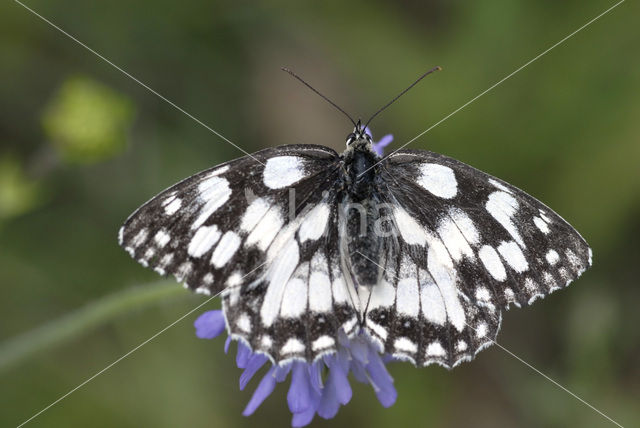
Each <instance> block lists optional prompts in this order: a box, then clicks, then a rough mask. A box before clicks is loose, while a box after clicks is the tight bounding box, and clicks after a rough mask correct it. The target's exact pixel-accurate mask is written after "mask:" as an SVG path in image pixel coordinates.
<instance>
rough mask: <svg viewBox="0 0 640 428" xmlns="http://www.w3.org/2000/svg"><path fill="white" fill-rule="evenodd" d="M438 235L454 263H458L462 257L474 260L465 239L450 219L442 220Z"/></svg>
mask: <svg viewBox="0 0 640 428" xmlns="http://www.w3.org/2000/svg"><path fill="white" fill-rule="evenodd" d="M438 235H440V239H442V242H443V243H444V245H445V246H446V247H447V249H448V250H449V254H451V257H452V258H453V260H455V261H456V262H459V261H460V260H461V259H462V258H463V257H467V258H469V259H473V258H474V254H473V250H472V249H471V246H469V243H468V242H467V239H466V238H465V237H464V235H463V234H462V232H460V229H459V228H458V226H457V224H456V223H455V222H454V221H453V220H452V219H451V218H449V217H445V218H444V219H442V221H441V222H440V226H439V227H438Z"/></svg>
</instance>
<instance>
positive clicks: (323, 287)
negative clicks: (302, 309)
mask: <svg viewBox="0 0 640 428" xmlns="http://www.w3.org/2000/svg"><path fill="white" fill-rule="evenodd" d="M309 309H310V310H312V311H313V312H329V311H330V310H331V281H330V280H329V275H327V273H326V272H321V271H314V272H311V275H310V276H309Z"/></svg>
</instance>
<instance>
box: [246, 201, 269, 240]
mask: <svg viewBox="0 0 640 428" xmlns="http://www.w3.org/2000/svg"><path fill="white" fill-rule="evenodd" d="M270 206H271V204H270V203H269V202H268V201H267V200H266V199H264V198H256V199H254V200H253V202H251V204H250V205H249V206H248V207H247V210H246V211H245V212H244V215H243V216H242V220H240V229H242V230H244V231H245V232H251V231H252V230H253V228H254V227H256V225H257V224H258V222H259V221H260V219H261V218H262V217H263V216H264V215H265V214H266V213H267V211H269V207H270Z"/></svg>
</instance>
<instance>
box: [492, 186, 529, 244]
mask: <svg viewBox="0 0 640 428" xmlns="http://www.w3.org/2000/svg"><path fill="white" fill-rule="evenodd" d="M518 206H519V205H518V201H517V200H516V199H515V198H514V197H513V196H511V195H510V194H508V193H506V192H502V191H498V192H493V193H492V194H490V195H489V199H488V200H487V203H486V204H485V208H486V209H487V211H489V214H491V216H492V217H493V218H494V219H495V220H496V221H497V222H498V223H500V224H501V225H502V227H504V228H505V230H506V231H507V232H509V234H510V235H511V236H512V237H513V239H515V241H516V242H517V243H518V244H520V246H521V247H524V242H523V241H522V238H521V237H520V234H519V233H518V230H517V229H516V226H515V225H514V224H513V220H512V218H513V216H514V215H515V213H516V211H517V210H518Z"/></svg>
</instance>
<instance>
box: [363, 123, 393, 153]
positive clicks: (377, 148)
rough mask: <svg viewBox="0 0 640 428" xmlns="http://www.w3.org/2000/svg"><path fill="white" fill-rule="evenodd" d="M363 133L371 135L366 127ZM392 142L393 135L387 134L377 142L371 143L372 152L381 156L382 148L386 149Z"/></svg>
mask: <svg viewBox="0 0 640 428" xmlns="http://www.w3.org/2000/svg"><path fill="white" fill-rule="evenodd" d="M364 130H365V132H366V133H367V134H369V135H372V134H371V130H370V129H369V127H366V128H365V129H364ZM392 141H393V135H391V134H387V135H385V136H384V137H382V138H380V140H379V141H374V142H373V151H374V152H376V153H377V154H378V156H382V155H383V154H384V148H385V147H387V146H388V145H389V144H391V142H392Z"/></svg>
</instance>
